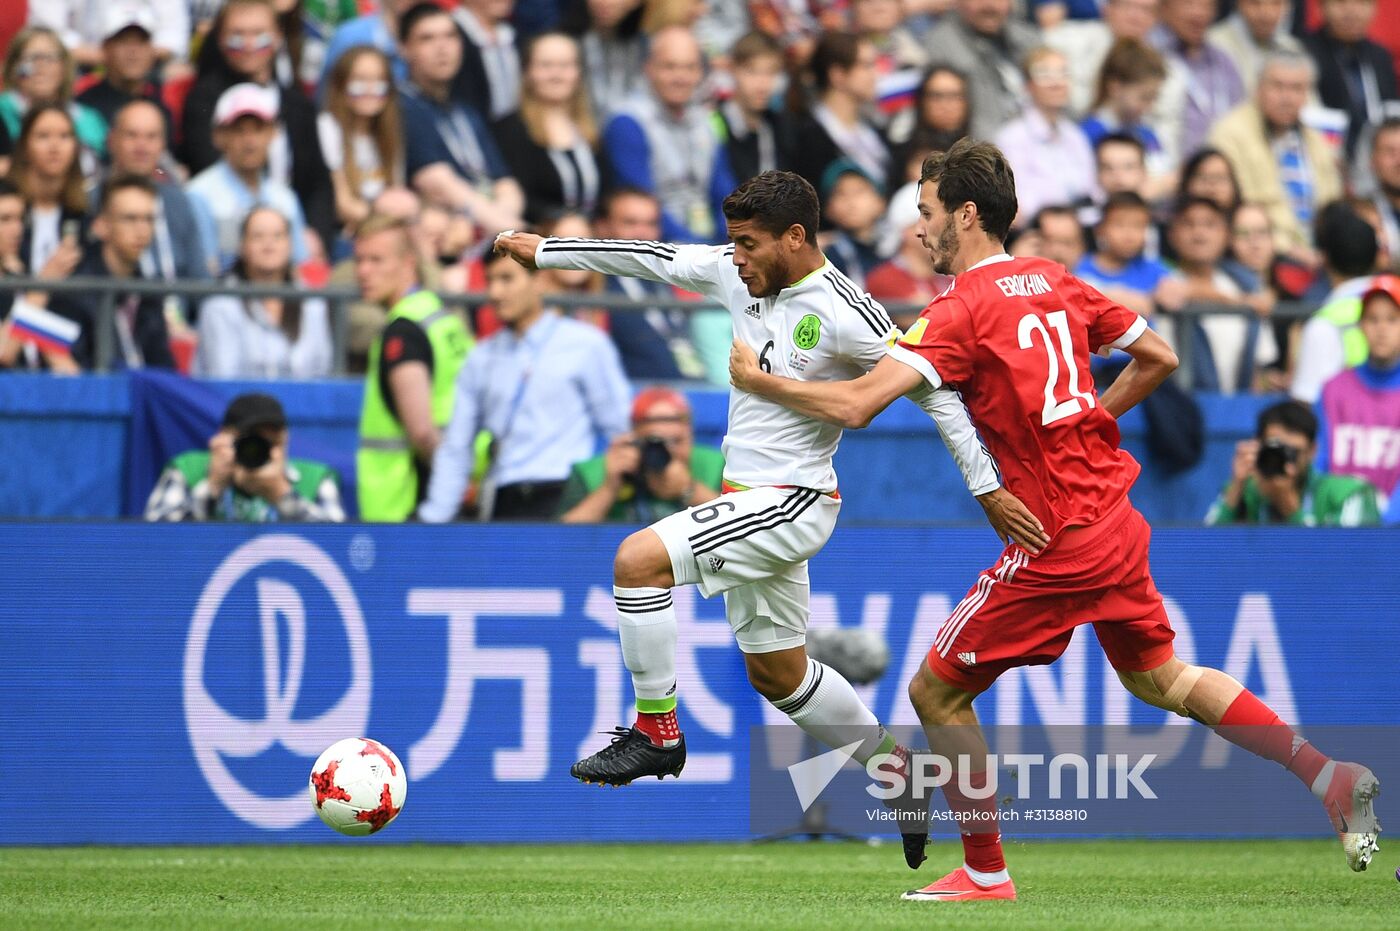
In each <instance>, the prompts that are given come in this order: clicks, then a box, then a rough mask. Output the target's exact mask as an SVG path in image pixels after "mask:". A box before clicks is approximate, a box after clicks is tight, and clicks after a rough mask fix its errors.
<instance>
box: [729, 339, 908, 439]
mask: <svg viewBox="0 0 1400 931" xmlns="http://www.w3.org/2000/svg"><path fill="white" fill-rule="evenodd" d="M729 380H730V382H731V383H732V384H733V385H734V387H736V388H738V389H740V390H741V391H747V392H749V393H750V394H756V395H758V396H759V397H763V398H767V399H768V400H770V401H774V402H776V403H778V404H781V405H783V407H786V408H788V409H789V410H794V411H796V412H797V413H799V414H803V415H805V416H807V417H811V418H813V419H815V420H822V421H825V422H827V423H832V424H836V425H837V426H840V427H848V428H852V429H860V428H861V427H865V426H868V425H869V424H870V421H871V420H874V419H875V415H876V414H878V413H880V411H882V410H884V409H885V408H887V407H889V406H890V404H891V403H892V402H893V401H894V399H895V398H897V397H900V396H901V395H903V394H907V393H908V392H910V391H912V390H914V388H916V387H918V386H919V385H920V384H921V383H922V381H923V378H922V376H921V375H919V373H918V372H916V371H914V369H912V368H910V367H909V366H907V365H904V364H903V363H901V362H896V361H895V360H893V359H891V358H888V357H886V358H885V359H882V360H881V361H880V363H879V365H876V366H875V368H873V369H871V370H870V371H869V372H867V373H866V374H864V375H862V376H861V377H860V378H856V379H852V380H850V381H827V382H814V381H797V380H796V379H792V378H784V377H782V376H780V375H774V374H772V373H770V372H765V371H764V370H763V369H762V368H761V367H760V366H759V363H758V357H757V356H756V355H755V354H754V351H753V349H752V348H750V347H749V346H747V345H745V344H744V343H741V342H739V341H738V340H735V341H734V345H733V346H732V347H731V348H730V351H729Z"/></svg>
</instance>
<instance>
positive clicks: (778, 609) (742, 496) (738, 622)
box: [651, 486, 841, 653]
mask: <svg viewBox="0 0 1400 931" xmlns="http://www.w3.org/2000/svg"><path fill="white" fill-rule="evenodd" d="M840 510H841V500H840V499H839V498H835V497H832V496H831V495H824V494H822V493H820V492H817V491H813V490H812V489H810V488H775V487H771V486H766V487H760V488H751V489H749V490H747V491H736V492H730V493H729V494H726V495H722V496H721V497H719V498H717V499H715V500H714V501H711V502H710V503H708V504H701V505H697V506H696V507H693V508H689V509H687V510H684V511H678V512H677V513H675V514H672V515H671V516H669V517H666V518H663V519H661V520H659V521H657V522H656V523H654V524H652V525H651V529H652V530H654V531H655V532H656V535H657V536H659V537H660V538H661V542H662V543H663V544H665V546H666V552H667V553H668V554H670V557H671V572H672V574H673V575H674V576H675V581H676V584H677V585H698V586H699V588H700V594H701V595H703V596H705V597H706V598H708V597H710V596H711V595H714V594H716V593H720V592H722V593H723V594H724V606H725V614H726V615H727V616H728V618H729V626H730V627H732V628H733V629H734V637H735V639H736V640H737V641H738V642H739V649H741V650H743V651H744V652H745V653H771V652H773V651H775V650H786V649H790V648H792V647H796V646H802V645H803V644H804V643H806V641H807V614H808V596H809V594H810V592H809V586H808V582H807V560H808V559H810V558H811V557H812V556H814V555H816V554H817V552H819V551H820V550H821V548H822V547H823V546H825V545H826V541H827V539H828V538H829V537H830V536H831V532H832V531H833V530H834V529H836V515H837V514H838V513H839V512H840Z"/></svg>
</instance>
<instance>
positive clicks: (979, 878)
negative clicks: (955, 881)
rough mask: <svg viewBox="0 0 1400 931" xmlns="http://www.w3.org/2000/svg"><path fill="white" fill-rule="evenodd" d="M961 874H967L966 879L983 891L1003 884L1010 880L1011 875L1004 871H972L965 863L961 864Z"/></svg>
mask: <svg viewBox="0 0 1400 931" xmlns="http://www.w3.org/2000/svg"><path fill="white" fill-rule="evenodd" d="M963 872H964V873H966V874H967V878H968V879H970V880H972V881H973V882H975V883H976V884H977V885H979V886H981V887H983V888H984V889H985V888H986V887H988V886H995V885H996V884H997V883H1004V882H1006V881H1007V880H1008V879H1010V878H1011V874H1010V873H1008V872H1007V871H1006V870H1005V869H1000V870H997V871H996V872H995V873H983V872H980V871H978V870H974V869H973V868H972V867H970V866H968V865H967V864H966V863H963Z"/></svg>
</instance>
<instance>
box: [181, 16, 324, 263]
mask: <svg viewBox="0 0 1400 931" xmlns="http://www.w3.org/2000/svg"><path fill="white" fill-rule="evenodd" d="M278 15H279V14H278V11H277V9H276V8H275V7H274V6H273V4H272V3H271V2H270V0H228V2H227V3H226V4H225V5H224V7H223V8H222V9H221V10H220V11H219V14H218V16H217V17H216V18H215V20H214V25H213V27H212V31H211V33H210V35H209V37H208V39H207V40H206V41H205V43H204V47H203V48H202V49H201V52H200V56H199V77H198V79H197V80H196V81H195V82H194V86H192V87H191V88H190V92H189V94H188V96H187V97H186V98H185V109H184V113H183V116H182V120H181V125H182V127H183V136H182V138H183V143H184V158H183V161H184V162H185V164H186V165H187V166H188V167H189V170H190V173H191V174H197V173H199V172H203V171H205V170H206V169H208V168H209V167H210V166H211V165H213V164H214V163H215V162H216V161H218V159H219V156H220V155H221V154H222V153H221V151H220V149H219V146H218V144H217V142H216V140H215V138H214V136H215V134H216V133H215V130H216V128H217V124H218V119H217V117H218V114H217V113H216V112H215V111H216V108H217V106H218V104H219V102H220V101H221V100H222V99H223V95H224V94H225V93H226V92H227V91H228V90H229V89H230V88H232V87H234V86H235V85H238V84H253V85H256V86H258V87H260V88H263V89H264V90H265V91H266V92H267V94H268V95H269V97H270V99H271V100H272V101H273V106H272V112H273V116H274V119H275V124H274V133H273V136H272V139H271V141H270V143H269V150H268V152H269V157H268V160H267V164H266V166H265V167H264V171H266V173H267V174H268V176H269V177H270V178H271V180H273V181H275V182H277V183H279V184H281V185H285V186H286V187H288V188H290V189H291V190H292V191H294V192H295V194H296V198H297V201H298V202H299V203H300V205H301V206H300V213H301V215H302V216H303V217H304V218H305V226H306V227H307V228H308V229H310V230H312V231H314V234H315V235H314V237H312V236H308V237H307V238H306V243H305V246H303V244H302V243H301V242H298V243H297V245H296V247H297V249H298V253H297V254H298V256H302V254H303V253H302V252H301V250H302V249H303V248H305V249H306V250H307V254H306V255H307V257H309V258H318V259H319V258H323V257H325V256H326V255H327V253H326V251H325V250H326V244H328V243H330V242H332V241H334V238H335V191H334V188H333V187H332V185H331V177H330V172H329V171H327V169H326V161H325V157H324V155H323V153H322V152H321V142H320V139H318V138H317V134H316V107H315V105H313V104H312V103H311V101H310V100H308V99H307V97H306V95H305V94H304V93H302V91H301V87H300V85H299V84H298V83H297V82H296V81H293V80H291V78H290V76H288V77H285V78H279V75H278V73H277V60H278V55H279V52H280V51H281V50H282V49H283V48H284V46H285V44H286V37H285V36H284V34H283V31H282V27H281V26H280V25H279V18H278ZM238 219H242V217H241V215H240V216H239V217H238ZM299 238H300V237H299Z"/></svg>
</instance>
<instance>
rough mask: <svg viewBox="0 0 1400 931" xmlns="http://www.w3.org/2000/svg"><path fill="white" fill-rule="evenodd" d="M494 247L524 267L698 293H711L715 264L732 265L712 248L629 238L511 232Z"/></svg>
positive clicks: (719, 266)
mask: <svg viewBox="0 0 1400 931" xmlns="http://www.w3.org/2000/svg"><path fill="white" fill-rule="evenodd" d="M495 248H496V251H497V252H503V253H505V254H507V255H509V256H510V257H511V258H513V259H515V260H516V261H517V262H519V263H520V264H521V265H524V266H525V267H526V268H567V269H574V270H578V271H590V272H601V273H602V274H604V275H621V276H622V277H624V278H646V279H648V280H650V281H660V282H662V283H664V284H670V285H675V286H676V287H679V288H684V289H685V290H687V291H695V292H698V293H702V294H704V293H706V292H709V291H713V290H714V288H715V286H716V285H717V283H718V281H719V270H720V268H721V266H723V265H725V264H731V265H732V263H731V262H730V261H729V259H728V257H727V256H724V255H721V253H720V249H719V247H717V246H674V245H671V244H670V243H664V242H646V241H643V240H635V239H573V238H563V239H556V238H551V239H545V238H544V237H542V236H538V235H536V234H534V233H518V232H516V231H514V230H506V231H505V232H504V233H501V234H500V235H499V236H497V237H496V245H495Z"/></svg>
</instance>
